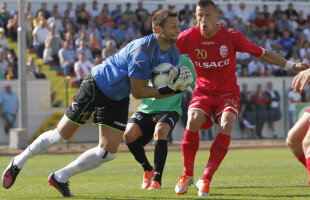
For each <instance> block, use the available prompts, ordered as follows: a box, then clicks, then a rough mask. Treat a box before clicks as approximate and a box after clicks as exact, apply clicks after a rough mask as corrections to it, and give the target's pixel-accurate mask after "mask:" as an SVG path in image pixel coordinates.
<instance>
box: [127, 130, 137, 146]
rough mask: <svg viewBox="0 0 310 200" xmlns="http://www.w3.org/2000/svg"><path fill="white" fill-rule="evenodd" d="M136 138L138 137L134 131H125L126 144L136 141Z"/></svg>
mask: <svg viewBox="0 0 310 200" xmlns="http://www.w3.org/2000/svg"><path fill="white" fill-rule="evenodd" d="M136 139H137V137H136V136H135V134H133V132H125V134H124V140H125V142H126V144H128V143H131V142H134V141H135V140H136Z"/></svg>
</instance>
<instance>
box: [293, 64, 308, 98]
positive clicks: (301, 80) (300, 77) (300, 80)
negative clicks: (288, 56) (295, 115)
mask: <svg viewBox="0 0 310 200" xmlns="http://www.w3.org/2000/svg"><path fill="white" fill-rule="evenodd" d="M298 64H300V63H298ZM296 65H297V64H296ZM309 81H310V69H307V70H304V71H302V72H299V74H297V75H296V76H295V77H294V79H293V83H292V88H293V89H294V92H297V91H298V90H300V93H302V92H303V90H304V88H305V87H306V85H307V83H308V82H309Z"/></svg>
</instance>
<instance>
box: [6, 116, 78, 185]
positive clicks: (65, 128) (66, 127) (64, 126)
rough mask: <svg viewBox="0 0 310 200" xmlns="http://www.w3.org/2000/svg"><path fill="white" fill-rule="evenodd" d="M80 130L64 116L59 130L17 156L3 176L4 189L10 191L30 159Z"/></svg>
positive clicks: (43, 136)
mask: <svg viewBox="0 0 310 200" xmlns="http://www.w3.org/2000/svg"><path fill="white" fill-rule="evenodd" d="M78 128H79V126H78V125H76V124H74V123H72V122H71V121H70V120H69V119H68V118H67V117H66V116H64V117H63V118H62V119H61V120H60V122H59V123H58V125H57V128H55V129H53V130H50V131H47V132H45V133H43V134H41V135H40V136H39V137H38V138H37V139H36V140H35V141H34V142H33V143H31V144H30V145H29V146H28V147H27V148H26V149H25V150H24V151H23V152H22V153H21V154H19V155H17V156H16V157H15V158H13V160H12V161H11V162H10V163H9V165H8V167H7V168H6V170H5V171H4V173H3V175H2V183H3V187H4V188H5V189H8V188H10V187H11V186H12V185H13V184H14V182H15V179H16V177H17V175H18V173H19V171H20V170H21V168H22V167H23V166H24V165H25V163H26V162H27V160H28V159H29V158H31V157H33V156H35V155H38V154H40V153H43V152H45V151H47V150H48V149H49V148H50V147H52V146H53V145H56V144H59V143H61V142H63V141H64V140H67V139H70V138H71V137H72V136H73V135H74V133H75V132H76V130H77V129H78Z"/></svg>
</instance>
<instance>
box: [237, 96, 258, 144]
mask: <svg viewBox="0 0 310 200" xmlns="http://www.w3.org/2000/svg"><path fill="white" fill-rule="evenodd" d="M239 116H240V117H239V120H240V128H241V125H242V127H243V130H241V138H242V139H245V138H248V137H251V138H254V137H255V104H254V102H253V98H252V93H251V92H249V91H247V92H245V100H244V102H243V104H242V106H241V107H240V115H239ZM245 128H246V129H247V130H249V131H250V135H245V132H244V129H245Z"/></svg>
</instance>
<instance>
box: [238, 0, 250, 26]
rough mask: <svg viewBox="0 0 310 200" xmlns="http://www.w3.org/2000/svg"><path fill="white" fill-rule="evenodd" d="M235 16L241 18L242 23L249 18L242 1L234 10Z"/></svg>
mask: <svg viewBox="0 0 310 200" xmlns="http://www.w3.org/2000/svg"><path fill="white" fill-rule="evenodd" d="M236 17H237V18H239V19H242V23H244V24H245V23H246V22H248V21H249V20H250V13H249V12H248V10H247V9H246V5H245V3H244V2H241V3H240V4H239V9H238V10H237V12H236Z"/></svg>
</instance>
